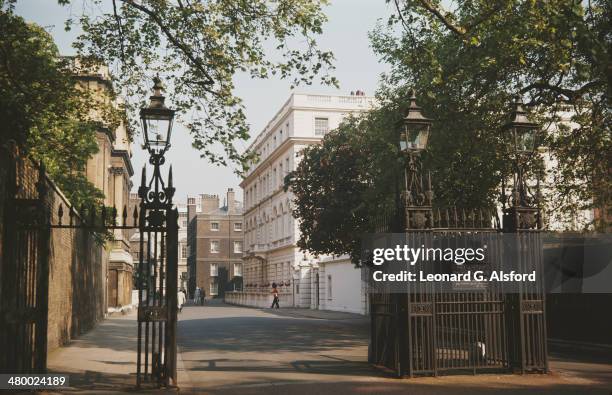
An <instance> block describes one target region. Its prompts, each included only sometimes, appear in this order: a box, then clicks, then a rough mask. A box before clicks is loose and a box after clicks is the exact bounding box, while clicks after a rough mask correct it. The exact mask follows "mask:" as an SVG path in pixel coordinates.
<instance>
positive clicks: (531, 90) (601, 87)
mask: <svg viewBox="0 0 612 395" xmlns="http://www.w3.org/2000/svg"><path fill="white" fill-rule="evenodd" d="M394 3H395V4H396V6H397V13H396V14H395V15H393V16H392V17H391V18H390V20H389V23H388V26H387V27H379V28H378V29H377V30H376V31H374V32H372V33H371V39H372V43H373V47H374V49H375V51H376V52H377V53H378V54H379V55H380V56H381V57H382V59H383V60H385V61H387V62H389V63H390V64H391V66H392V68H391V72H390V73H389V74H388V75H387V76H385V79H384V82H383V86H382V88H381V89H380V92H379V96H380V97H381V98H383V100H391V101H392V100H395V98H396V97H397V98H401V96H402V93H401V92H404V91H405V89H406V88H405V87H406V86H411V87H415V88H416V90H417V92H418V93H419V95H420V97H421V100H420V101H421V103H422V104H423V105H424V107H425V109H426V113H427V114H428V115H429V116H430V117H432V118H434V119H436V121H437V122H436V123H435V125H434V130H433V136H432V146H431V153H432V155H431V158H432V161H431V163H430V164H431V165H432V167H433V169H434V171H435V177H434V179H435V181H436V184H437V187H436V188H435V192H436V195H437V198H438V200H440V199H441V200H443V201H445V202H448V203H454V204H458V205H463V206H468V207H469V206H472V207H473V206H476V205H481V204H483V203H493V202H494V201H495V197H496V194H497V192H496V189H497V187H498V185H499V179H500V177H501V176H502V174H504V173H505V172H507V161H506V160H505V157H506V155H505V153H504V150H505V147H504V145H503V139H502V138H501V131H500V125H502V124H503V122H504V114H505V113H506V112H507V111H508V103H509V102H510V101H511V96H512V95H513V94H515V93H521V94H523V95H524V97H525V99H527V104H528V108H529V110H530V112H531V113H532V116H533V117H534V118H535V119H537V120H538V121H539V122H540V123H541V125H542V126H543V129H544V133H543V134H544V135H545V136H543V140H542V141H541V144H542V145H544V146H547V147H548V148H549V150H550V153H551V154H552V155H553V156H554V157H556V158H557V159H558V165H557V166H556V167H555V168H554V169H552V171H551V173H550V174H548V177H549V179H550V180H552V184H553V185H551V187H552V190H551V191H549V192H550V193H549V194H548V196H545V197H547V198H548V199H549V200H550V201H551V202H554V203H555V204H554V206H549V207H552V210H551V212H550V213H549V214H553V212H552V211H558V210H560V211H565V212H575V210H576V209H579V208H589V207H610V205H611V204H612V201H611V200H610V199H611V197H610V193H609V191H610V187H611V182H612V180H611V178H610V177H609V171H610V169H611V168H612V148H611V147H612V139H611V135H610V121H611V117H610V109H609V104H610V102H609V94H608V93H609V89H610V77H611V73H610V72H609V70H610V63H609V59H610V54H609V50H610V48H612V40H611V32H610V28H609V16H610V12H611V6H610V4H611V3H610V2H608V1H592V2H588V3H581V2H576V1H573V0H555V1H517V0H496V1H488V0H479V1H460V2H456V3H453V4H454V8H453V9H451V10H444V9H443V8H442V6H441V3H439V2H437V1H429V0H407V1H403V2H402V1H397V2H395V1H394ZM568 110H569V111H570V112H567V111H568ZM569 115H571V122H572V123H573V124H574V125H573V127H572V128H569V127H567V126H568V125H567V122H566V123H565V124H563V123H560V122H559V121H561V120H562V118H563V117H566V118H567V117H568V116H569ZM566 121H567V119H566ZM506 174H507V173H506ZM483 200H484V201H483Z"/></svg>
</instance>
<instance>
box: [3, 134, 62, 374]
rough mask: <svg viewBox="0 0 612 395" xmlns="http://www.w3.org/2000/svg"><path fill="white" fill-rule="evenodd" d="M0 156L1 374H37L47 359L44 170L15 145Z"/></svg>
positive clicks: (48, 235) (46, 246) (46, 241)
mask: <svg viewBox="0 0 612 395" xmlns="http://www.w3.org/2000/svg"><path fill="white" fill-rule="evenodd" d="M0 160H1V162H2V163H0V172H1V173H2V174H0V180H4V181H5V182H3V183H2V184H3V185H2V186H0V194H1V195H0V203H3V204H2V205H3V207H1V208H0V210H2V213H1V214H2V215H0V222H1V226H2V228H3V229H2V232H1V233H2V236H3V237H2V240H1V241H0V243H1V244H0V246H1V247H2V248H1V250H0V279H1V280H2V281H0V349H1V350H2V352H0V372H1V373H40V372H44V371H45V369H46V361H47V309H48V304H47V303H48V302H47V290H48V284H49V283H48V280H49V279H48V271H49V266H48V259H47V258H48V254H49V237H50V229H49V227H47V226H41V225H44V224H46V223H48V217H49V215H48V209H47V206H46V204H45V201H46V194H47V183H46V179H45V175H44V169H43V168H42V167H41V168H38V169H37V168H36V167H35V166H34V165H33V163H32V162H30V161H29V160H21V158H20V157H19V152H18V151H17V148H16V146H15V145H11V146H9V147H0ZM29 175H34V176H35V175H38V177H29Z"/></svg>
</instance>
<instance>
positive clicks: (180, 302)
mask: <svg viewBox="0 0 612 395" xmlns="http://www.w3.org/2000/svg"><path fill="white" fill-rule="evenodd" d="M176 300H177V304H178V310H179V313H180V312H181V311H183V305H184V304H185V300H186V298H185V291H183V290H180V291H178V295H177V298H176Z"/></svg>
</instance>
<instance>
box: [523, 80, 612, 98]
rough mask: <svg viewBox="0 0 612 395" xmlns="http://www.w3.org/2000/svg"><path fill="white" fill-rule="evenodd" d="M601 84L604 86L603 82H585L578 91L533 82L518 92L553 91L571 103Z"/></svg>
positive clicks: (546, 83)
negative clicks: (533, 90)
mask: <svg viewBox="0 0 612 395" xmlns="http://www.w3.org/2000/svg"><path fill="white" fill-rule="evenodd" d="M603 84H604V82H603V81H600V80H595V81H591V82H587V83H586V84H584V85H583V86H581V87H580V88H578V89H568V88H561V87H560V86H556V85H551V84H549V83H548V82H534V83H532V84H529V85H527V86H526V87H524V88H523V89H521V91H520V92H521V93H525V92H527V91H530V90H532V89H539V90H549V91H553V92H555V93H557V94H560V95H563V96H565V97H567V98H568V101H569V102H572V101H575V100H577V99H579V98H580V97H582V96H583V95H584V94H585V93H586V92H587V91H588V90H589V89H591V88H593V87H596V86H599V85H603Z"/></svg>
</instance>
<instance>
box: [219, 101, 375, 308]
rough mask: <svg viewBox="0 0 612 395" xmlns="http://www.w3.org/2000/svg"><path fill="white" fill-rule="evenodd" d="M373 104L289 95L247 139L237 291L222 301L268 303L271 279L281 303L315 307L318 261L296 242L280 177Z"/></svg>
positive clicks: (288, 196)
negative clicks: (252, 159) (253, 158)
mask: <svg viewBox="0 0 612 395" xmlns="http://www.w3.org/2000/svg"><path fill="white" fill-rule="evenodd" d="M373 104H374V99H373V98H371V97H367V96H354V95H351V96H329V95H306V94H292V95H291V96H290V97H289V99H288V100H287V101H286V103H285V104H284V105H283V106H282V108H281V109H280V110H279V111H278V112H277V113H276V115H275V116H274V118H273V119H272V120H271V121H270V122H269V123H268V125H267V126H266V127H265V128H264V130H263V131H262V132H261V133H260V134H259V135H258V136H257V138H256V139H255V141H254V142H253V143H252V144H251V146H250V147H249V150H251V151H254V152H257V153H258V155H259V158H258V161H257V163H255V164H253V165H252V166H251V168H250V170H249V171H248V172H247V173H246V175H245V178H244V180H243V181H242V183H241V184H240V186H241V187H242V189H243V191H244V250H245V251H244V253H245V256H244V267H243V278H244V280H243V285H244V287H243V291H242V292H233V293H230V294H226V301H228V302H230V303H238V304H244V305H250V306H259V307H268V306H270V305H271V303H272V296H271V290H272V284H273V283H276V284H277V286H278V290H279V293H280V305H281V307H282V306H295V307H305V308H308V307H315V308H316V305H315V304H313V301H316V299H317V298H316V295H315V294H314V293H313V289H315V287H314V286H313V285H314V281H315V275H316V269H317V267H318V265H317V263H316V260H315V259H314V258H315V257H313V256H311V255H309V254H307V253H304V252H301V251H300V250H299V248H297V247H296V242H297V240H298V239H299V233H298V232H299V230H298V224H297V222H296V220H295V219H294V218H293V217H292V215H291V211H292V204H293V203H292V202H293V195H292V193H291V191H287V192H285V191H284V190H283V180H284V177H285V176H286V175H287V174H288V173H289V172H290V171H292V170H294V169H295V168H296V166H297V164H298V163H299V160H300V157H299V153H300V151H301V150H302V149H303V148H305V147H306V146H308V145H310V144H317V143H319V142H320V141H321V139H322V138H323V136H324V135H325V134H326V133H327V132H328V131H329V130H333V129H334V128H336V127H337V126H338V125H339V124H340V122H341V121H342V119H343V118H344V117H346V116H347V115H349V114H352V113H359V112H362V111H367V110H368V109H370V108H372V106H373ZM355 286H356V287H359V283H357V284H356V285H355ZM319 289H320V287H319ZM319 300H320V298H319ZM319 307H320V306H319Z"/></svg>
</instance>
